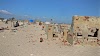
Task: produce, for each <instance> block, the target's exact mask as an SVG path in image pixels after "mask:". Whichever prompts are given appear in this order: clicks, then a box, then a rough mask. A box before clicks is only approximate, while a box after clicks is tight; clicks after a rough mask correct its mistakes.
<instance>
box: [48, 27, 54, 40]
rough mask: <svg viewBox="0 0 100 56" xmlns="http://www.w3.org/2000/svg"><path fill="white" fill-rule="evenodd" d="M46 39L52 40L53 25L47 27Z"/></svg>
mask: <svg viewBox="0 0 100 56" xmlns="http://www.w3.org/2000/svg"><path fill="white" fill-rule="evenodd" d="M47 38H48V39H50V40H51V39H52V38H53V25H48V31H47Z"/></svg>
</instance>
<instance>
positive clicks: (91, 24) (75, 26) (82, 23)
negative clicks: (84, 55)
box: [72, 16, 100, 42]
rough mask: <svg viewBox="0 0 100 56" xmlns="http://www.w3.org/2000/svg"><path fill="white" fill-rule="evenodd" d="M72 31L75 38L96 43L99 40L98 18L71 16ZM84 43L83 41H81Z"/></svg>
mask: <svg viewBox="0 0 100 56" xmlns="http://www.w3.org/2000/svg"><path fill="white" fill-rule="evenodd" d="M72 30H73V32H74V33H75V34H76V38H81V37H80V36H82V38H83V39H86V40H87V41H88V40H91V41H97V40H100V37H99V36H100V18H99V17H93V16H73V21H72ZM82 41H84V42H85V40H82Z"/></svg>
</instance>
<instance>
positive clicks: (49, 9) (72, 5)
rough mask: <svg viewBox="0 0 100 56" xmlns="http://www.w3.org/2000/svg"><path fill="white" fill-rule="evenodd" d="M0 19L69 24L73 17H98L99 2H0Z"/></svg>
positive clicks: (96, 0) (40, 0)
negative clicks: (38, 20)
mask: <svg viewBox="0 0 100 56" xmlns="http://www.w3.org/2000/svg"><path fill="white" fill-rule="evenodd" d="M0 10H1V12H0V17H6V18H9V17H16V18H17V19H19V18H21V19H25V18H27V19H31V18H32V19H36V18H38V19H40V20H42V21H49V20H50V19H53V20H54V22H59V23H71V22H72V16H73V15H81V16H100V0H0Z"/></svg>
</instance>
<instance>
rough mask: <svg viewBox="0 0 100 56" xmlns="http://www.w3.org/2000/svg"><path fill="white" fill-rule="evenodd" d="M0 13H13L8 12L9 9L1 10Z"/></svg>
mask: <svg viewBox="0 0 100 56" xmlns="http://www.w3.org/2000/svg"><path fill="white" fill-rule="evenodd" d="M0 13H1V14H10V15H11V14H12V13H10V12H8V11H7V10H0Z"/></svg>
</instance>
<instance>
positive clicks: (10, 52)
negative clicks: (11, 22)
mask: <svg viewBox="0 0 100 56" xmlns="http://www.w3.org/2000/svg"><path fill="white" fill-rule="evenodd" d="M16 29H17V30H4V31H3V32H0V56H100V46H67V45H63V43H62V42H61V41H60V40H59V39H56V40H47V35H46V33H45V31H44V30H42V26H39V25H26V26H24V27H23V26H22V27H18V28H16ZM41 37H42V38H43V40H44V41H43V42H40V38H41Z"/></svg>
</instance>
